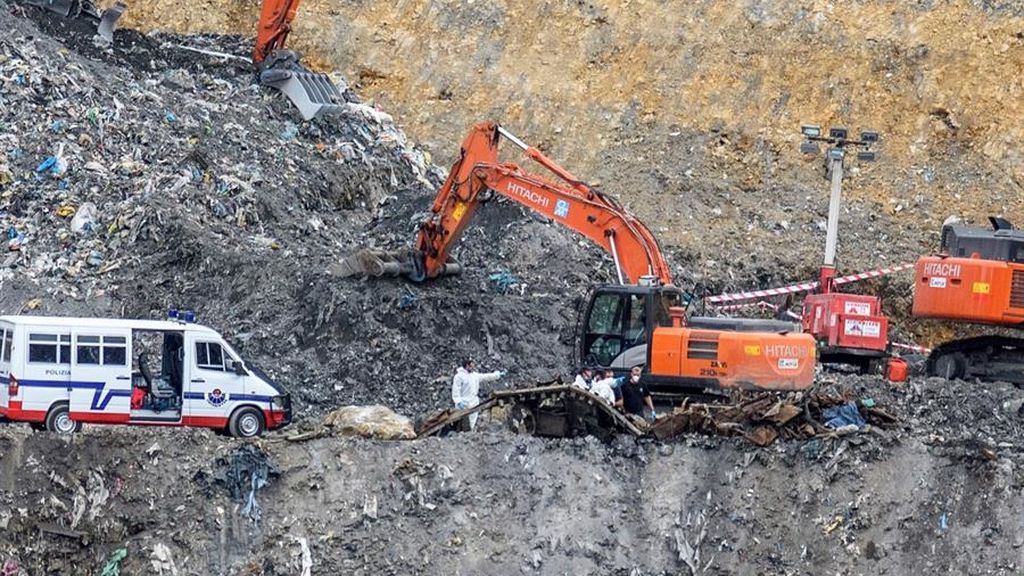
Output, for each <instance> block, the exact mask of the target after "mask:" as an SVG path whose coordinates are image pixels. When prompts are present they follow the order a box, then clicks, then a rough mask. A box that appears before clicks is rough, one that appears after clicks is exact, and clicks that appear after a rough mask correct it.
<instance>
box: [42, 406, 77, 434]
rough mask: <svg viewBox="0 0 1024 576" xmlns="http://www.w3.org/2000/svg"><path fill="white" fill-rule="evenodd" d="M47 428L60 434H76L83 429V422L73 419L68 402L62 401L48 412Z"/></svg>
mask: <svg viewBox="0 0 1024 576" xmlns="http://www.w3.org/2000/svg"><path fill="white" fill-rule="evenodd" d="M45 425H46V429H47V430H49V431H50V432H56V433H58V434H74V433H75V432H78V431H80V430H81V429H82V423H81V422H75V421H74V420H72V419H71V411H70V409H69V408H68V405H67V403H66V402H61V403H60V404H57V405H56V406H54V407H53V408H50V411H49V412H48V413H47V414H46V421H45Z"/></svg>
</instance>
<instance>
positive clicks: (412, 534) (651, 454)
mask: <svg viewBox="0 0 1024 576" xmlns="http://www.w3.org/2000/svg"><path fill="white" fill-rule="evenodd" d="M867 398H872V399H874V400H875V406H874V407H867V408H865V407H863V406H862V407H861V408H860V409H859V410H858V414H861V415H862V416H863V417H864V419H865V421H866V422H867V423H868V424H869V427H866V428H865V430H863V431H861V432H860V433H857V434H837V433H825V434H816V435H815V436H814V437H811V438H808V439H801V438H789V439H787V438H785V437H784V436H786V435H787V434H788V432H787V431H792V430H796V429H798V428H799V426H800V423H801V421H803V420H805V418H806V417H805V416H804V415H803V414H802V413H801V414H797V415H795V416H792V417H791V418H789V420H788V421H787V422H786V424H785V425H782V426H778V425H775V424H774V423H773V424H772V426H773V427H775V429H777V430H778V433H779V438H777V439H776V441H775V442H773V443H772V444H771V445H770V446H767V447H764V448H761V447H757V446H755V445H753V444H752V443H751V442H750V441H748V440H747V439H745V438H744V437H743V436H741V435H740V434H739V433H737V432H736V431H732V430H727V432H728V433H729V435H727V436H721V435H706V434H703V433H683V434H680V435H679V436H677V437H676V438H674V439H673V440H672V441H669V442H659V441H652V440H649V439H640V440H637V439H635V438H634V437H632V436H631V435H626V434H621V435H618V436H616V437H615V438H613V439H611V440H610V441H608V442H602V441H600V440H598V439H596V438H594V437H578V438H571V439H542V438H535V437H531V436H525V435H515V434H513V433H511V432H508V431H506V430H504V429H503V428H502V427H499V426H484V427H482V430H480V431H478V432H474V433H456V434H454V435H452V436H450V437H446V438H425V439H420V440H416V441H412V442H368V441H365V440H363V439H361V438H355V437H347V436H343V435H332V436H330V437H320V438H311V439H308V441H305V442H301V443H295V442H287V441H282V440H280V439H277V440H275V439H268V440H267V441H264V442H262V443H261V446H260V447H259V448H257V447H256V446H255V445H244V446H240V445H239V444H238V442H237V441H236V440H232V439H226V438H221V437H218V436H216V435H214V434H213V433H212V432H210V431H207V430H198V429H183V430H166V429H144V428H116V427H89V428H87V429H86V431H85V432H84V433H83V434H82V435H81V436H79V437H77V438H75V439H72V440H71V441H70V442H69V441H68V440H66V439H63V438H59V437H57V436H54V435H50V434H39V433H32V432H30V431H29V430H28V429H27V428H25V427H12V426H7V427H0V566H4V562H7V563H8V564H7V565H9V566H14V567H16V569H17V570H21V571H23V572H24V573H26V574H40V573H60V574H64V573H72V568H71V567H72V566H74V567H77V568H78V569H79V570H80V571H82V572H87V573H99V572H101V570H103V569H104V567H105V566H106V565H107V564H108V563H109V562H111V561H112V560H113V559H114V558H117V557H119V556H121V554H119V553H118V551H119V550H122V549H124V550H127V554H126V555H125V556H124V557H123V558H121V559H120V572H121V573H122V574H136V573H160V570H162V571H163V574H172V573H173V572H174V570H177V571H178V573H179V574H183V573H186V572H188V571H190V570H191V571H195V572H196V573H203V574H206V573H209V574H237V573H245V574H301V573H303V571H304V570H307V569H308V570H310V571H311V573H321V572H324V573H352V572H357V571H358V570H359V569H360V568H366V567H373V568H374V569H377V570H380V571H382V572H385V573H399V574H410V573H442V572H443V573H454V572H456V571H460V572H464V573H468V572H473V573H491V574H506V573H527V574H531V573H533V574H543V573H550V572H554V573H573V574H580V573H611V574H617V573H621V574H630V573H634V574H676V573H680V572H681V573H688V572H687V571H688V570H689V568H688V566H689V565H690V564H691V563H692V565H698V562H697V559H698V558H699V559H700V560H699V565H700V566H701V567H708V569H707V573H709V574H715V573H719V574H731V573H742V572H744V571H750V570H751V569H753V570H754V571H755V572H764V573H778V572H783V573H785V572H789V573H820V572H822V571H826V572H830V573H831V572H836V573H851V574H852V573H889V574H914V573H920V572H922V571H924V572H942V569H940V568H939V567H947V568H948V571H950V573H952V572H957V573H970V572H972V570H974V568H977V567H979V566H980V567H986V568H992V570H987V571H990V572H992V573H994V574H1001V573H1005V574H1013V573H1015V572H1017V571H1019V568H1020V564H1019V562H1020V560H1019V554H1018V553H1019V546H1020V545H1024V528H1022V526H1021V524H1020V522H1019V519H1018V518H1019V514H1018V513H1017V511H1018V510H1019V509H1020V507H1021V506H1024V497H1022V496H1021V493H1020V490H1019V489H1018V487H1019V484H1020V478H1019V470H1020V467H1021V466H1024V459H1022V454H1024V451H1022V450H1021V447H1020V446H1019V444H1020V442H1019V441H1018V440H1017V439H1018V438H1020V434H1021V422H1022V420H1021V417H1020V415H1019V414H1018V413H1017V411H1018V410H1019V407H1020V405H1021V404H1024V391H1021V390H1018V389H1016V388H1014V387H1013V386H1005V387H1001V386H993V387H985V388H979V387H977V386H976V385H974V384H972V383H966V382H952V383H950V382H942V381H938V380H915V381H913V382H911V383H910V384H906V385H900V386H892V385H890V384H888V383H886V382H883V381H881V380H879V379H877V378H871V377H859V376H846V375H843V376H840V377H838V378H837V379H836V382H835V383H833V384H826V385H825V386H824V387H823V389H822V390H821V391H820V395H819V396H818V398H817V400H815V399H814V398H813V397H812V396H811V395H807V396H806V397H805V398H803V399H802V400H799V401H798V400H797V399H796V398H787V399H784V400H783V402H782V403H781V404H780V403H766V402H764V401H763V399H761V398H756V397H750V398H748V399H747V401H746V402H745V403H743V404H741V405H740V406H743V407H744V408H743V409H742V410H738V411H739V412H743V411H744V410H745V411H746V412H747V413H749V414H750V415H751V416H750V419H753V420H758V421H761V422H763V421H764V420H768V419H771V418H776V419H778V420H785V419H786V417H788V416H789V415H790V414H792V413H793V409H794V408H795V409H799V410H801V411H802V410H803V407H804V406H809V407H810V408H809V410H810V412H811V413H812V416H813V420H815V421H817V422H821V423H822V426H824V422H825V421H826V420H827V418H826V417H825V416H824V412H825V411H826V410H828V409H830V408H837V407H842V406H848V405H849V404H848V403H847V402H846V401H847V400H849V399H861V400H864V399H867ZM787 406H792V407H793V408H787ZM819 409H820V411H819ZM881 409H884V412H885V413H886V414H889V415H891V416H892V417H894V418H895V419H896V421H895V422H893V423H891V424H885V423H884V422H882V421H877V423H872V422H873V420H875V418H876V417H878V413H877V411H878V410H881ZM689 410H691V411H694V412H695V411H696V410H697V408H696V407H695V405H693V404H691V405H689ZM712 413H713V412H712ZM733 416H735V414H733ZM883 418H884V417H883ZM737 419H738V421H739V422H740V424H741V425H742V426H743V427H744V429H750V428H753V427H754V426H756V424H755V423H754V422H751V421H750V420H749V419H748V420H744V419H742V418H737ZM718 421H719V423H725V421H724V420H723V417H722V416H719V420H718ZM262 470H267V474H266V476H265V478H266V479H267V482H266V484H264V485H262V486H261V487H260V484H261V483H260V482H259V479H260V478H263V477H264V476H263V474H262V472H261V471H262ZM254 478H255V479H256V482H255V485H254ZM254 486H256V488H254ZM252 499H254V500H255V502H256V503H257V504H258V509H259V511H260V516H259V522H258V523H257V522H254V521H253V518H252V517H251V516H250V511H251V510H252V509H254V508H249V509H247V504H248V503H249V502H250V500H252ZM30 511H31V512H30ZM76 517H79V518H80V519H79V520H78V521H77V522H76V521H75V519H76ZM566 519H571V521H568V522H567V521H566ZM1007 544H1009V545H1007ZM928 563H932V567H931V568H929V567H927V564H928ZM922 566H924V568H922ZM780 567H781V568H780ZM972 567H973V568H972ZM999 567H1003V568H999ZM974 571H977V570H974ZM983 571H985V570H983ZM12 573H17V572H12Z"/></svg>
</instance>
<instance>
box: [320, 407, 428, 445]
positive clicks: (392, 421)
mask: <svg viewBox="0 0 1024 576" xmlns="http://www.w3.org/2000/svg"><path fill="white" fill-rule="evenodd" d="M323 424H324V426H328V427H330V428H333V429H334V430H335V431H337V432H339V433H341V434H349V435H352V434H354V435H358V436H362V437H364V438H377V439H379V440H411V439H413V438H415V437H416V431H415V429H414V428H413V423H412V420H410V419H409V418H406V417H405V416H400V415H398V414H396V413H395V412H393V411H392V410H391V409H389V408H387V407H385V406H344V407H342V408H339V409H337V410H334V411H333V412H331V413H330V414H328V415H327V416H326V417H325V418H324V420H323Z"/></svg>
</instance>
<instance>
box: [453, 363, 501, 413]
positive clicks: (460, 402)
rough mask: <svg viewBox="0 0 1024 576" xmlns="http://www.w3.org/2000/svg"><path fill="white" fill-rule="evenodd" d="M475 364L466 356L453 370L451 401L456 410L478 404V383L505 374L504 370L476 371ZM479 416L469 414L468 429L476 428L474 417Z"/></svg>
mask: <svg viewBox="0 0 1024 576" xmlns="http://www.w3.org/2000/svg"><path fill="white" fill-rule="evenodd" d="M475 368H476V364H475V363H474V362H473V360H472V359H469V358H467V359H466V360H465V361H463V363H462V366H459V368H458V370H456V371H455V377H454V378H452V402H453V403H454V404H455V409H456V410H465V409H466V408H472V407H473V406H476V405H478V404H480V383H481V382H491V381H493V380H497V379H499V378H501V377H502V376H504V375H505V373H504V372H501V371H498V372H487V373H481V372H476V371H475V370H474V369H475ZM478 416H480V414H479V413H478V412H474V413H472V414H470V415H469V429H470V430H473V429H475V428H476V419H477V417H478Z"/></svg>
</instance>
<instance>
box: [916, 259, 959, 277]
mask: <svg viewBox="0 0 1024 576" xmlns="http://www.w3.org/2000/svg"><path fill="white" fill-rule="evenodd" d="M924 273H925V275H927V276H945V277H946V278H959V277H960V265H959V264H943V263H941V262H933V263H931V264H925V265H924Z"/></svg>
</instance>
